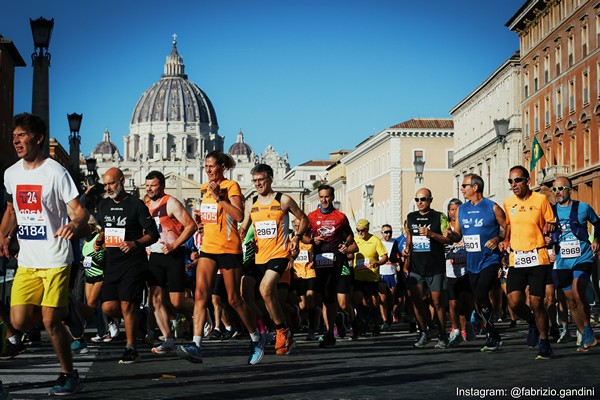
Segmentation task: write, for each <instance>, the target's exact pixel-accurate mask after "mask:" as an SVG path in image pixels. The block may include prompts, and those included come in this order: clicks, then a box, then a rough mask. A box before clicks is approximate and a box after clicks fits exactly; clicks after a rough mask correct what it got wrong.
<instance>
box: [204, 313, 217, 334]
mask: <svg viewBox="0 0 600 400" xmlns="http://www.w3.org/2000/svg"><path fill="white" fill-rule="evenodd" d="M214 326H215V324H214V323H213V320H212V317H211V316H210V310H209V309H208V308H207V309H206V321H205V322H204V331H203V333H204V337H208V335H210V333H211V332H212V330H213V328H214Z"/></svg>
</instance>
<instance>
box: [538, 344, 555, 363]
mask: <svg viewBox="0 0 600 400" xmlns="http://www.w3.org/2000/svg"><path fill="white" fill-rule="evenodd" d="M553 355H554V353H553V352H552V348H551V347H550V341H549V340H548V339H545V340H540V341H539V349H538V353H537V356H536V357H535V359H536V360H550V359H551V358H552V356H553Z"/></svg>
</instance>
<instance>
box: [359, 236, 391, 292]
mask: <svg viewBox="0 0 600 400" xmlns="http://www.w3.org/2000/svg"><path fill="white" fill-rule="evenodd" d="M354 240H355V241H356V245H357V246H358V252H356V253H355V254H354V279H355V280H357V281H362V282H379V265H374V264H375V263H376V262H377V261H379V259H380V258H381V257H382V256H383V255H387V250H386V248H385V246H384V245H383V243H381V239H379V238H378V237H377V236H375V235H371V237H369V239H367V240H364V239H363V238H361V237H358V236H357V237H355V238H354Z"/></svg>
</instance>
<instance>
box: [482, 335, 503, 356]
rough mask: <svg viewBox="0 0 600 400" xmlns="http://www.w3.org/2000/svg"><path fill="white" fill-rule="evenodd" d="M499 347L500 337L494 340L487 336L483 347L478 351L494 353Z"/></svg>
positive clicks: (500, 343) (500, 344)
mask: <svg viewBox="0 0 600 400" xmlns="http://www.w3.org/2000/svg"><path fill="white" fill-rule="evenodd" d="M500 346H502V340H500V337H496V338H495V337H493V336H491V335H488V337H487V338H486V339H485V342H484V343H483V346H482V347H481V349H479V351H482V352H486V351H496V350H498V349H499V348H500Z"/></svg>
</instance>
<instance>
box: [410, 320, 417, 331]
mask: <svg viewBox="0 0 600 400" xmlns="http://www.w3.org/2000/svg"><path fill="white" fill-rule="evenodd" d="M416 331H417V323H416V322H414V321H410V322H409V323H408V333H415V332H416Z"/></svg>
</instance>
